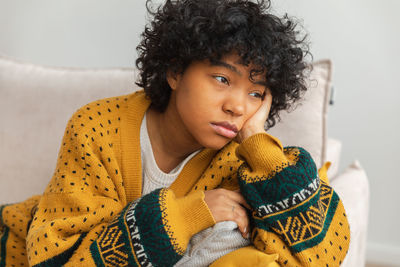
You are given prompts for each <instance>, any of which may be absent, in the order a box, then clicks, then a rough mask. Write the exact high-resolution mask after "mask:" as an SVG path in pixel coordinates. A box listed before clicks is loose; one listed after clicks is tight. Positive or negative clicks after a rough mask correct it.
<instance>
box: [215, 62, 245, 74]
mask: <svg viewBox="0 0 400 267" xmlns="http://www.w3.org/2000/svg"><path fill="white" fill-rule="evenodd" d="M210 64H211V66H219V67H224V68H227V69H229V70H231V71H234V72H236V73H237V74H239V75H240V76H242V73H241V72H240V71H239V70H238V69H237V68H236V67H235V66H232V65H231V64H228V63H226V62H224V61H221V60H215V59H213V60H210Z"/></svg>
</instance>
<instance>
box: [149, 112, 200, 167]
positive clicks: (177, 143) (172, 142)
mask: <svg viewBox="0 0 400 267" xmlns="http://www.w3.org/2000/svg"><path fill="white" fill-rule="evenodd" d="M146 117H147V130H148V135H149V138H150V142H151V146H152V149H153V154H154V158H155V160H156V163H157V165H158V167H159V168H160V170H162V171H163V172H166V173H169V172H170V171H171V170H173V169H174V168H175V167H176V166H177V165H178V164H179V163H180V162H182V161H183V160H184V159H185V158H186V157H188V156H189V155H190V154H191V153H193V152H195V151H196V150H199V149H201V148H202V147H201V145H200V144H198V143H197V142H196V140H195V139H194V138H193V136H191V135H190V134H189V133H188V132H187V131H186V129H185V127H184V125H183V124H182V122H181V120H180V117H179V115H178V114H177V112H176V111H174V110H173V109H171V108H170V107H169V108H167V109H166V111H165V112H163V113H160V112H158V111H156V110H154V109H152V108H150V109H149V110H148V112H147V115H146Z"/></svg>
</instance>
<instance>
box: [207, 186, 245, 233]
mask: <svg viewBox="0 0 400 267" xmlns="http://www.w3.org/2000/svg"><path fill="white" fill-rule="evenodd" d="M204 194H205V198H204V201H205V202H206V203H207V205H208V208H209V209H210V211H211V213H212V215H213V217H214V219H215V221H216V222H221V221H234V222H236V224H237V225H238V227H239V230H240V232H241V233H242V236H243V237H244V238H247V237H248V233H249V218H248V216H247V212H246V209H245V208H244V207H243V206H245V207H249V205H248V204H247V202H246V200H245V199H244V198H243V196H242V195H241V194H240V193H238V192H235V191H229V190H226V189H214V190H210V191H206V192H204ZM242 205H243V206H242Z"/></svg>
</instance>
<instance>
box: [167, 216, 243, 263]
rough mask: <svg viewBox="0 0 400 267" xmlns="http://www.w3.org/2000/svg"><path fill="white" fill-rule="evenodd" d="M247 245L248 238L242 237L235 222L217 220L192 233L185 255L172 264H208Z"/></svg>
mask: <svg viewBox="0 0 400 267" xmlns="http://www.w3.org/2000/svg"><path fill="white" fill-rule="evenodd" d="M248 245H250V240H249V239H245V238H243V237H242V235H241V233H240V231H239V229H238V226H237V224H236V223H235V222H233V221H226V222H219V223H217V224H215V225H214V226H213V227H209V228H207V229H205V230H203V231H201V232H199V233H197V234H196V235H194V236H193V237H192V239H190V242H189V245H188V247H187V250H186V253H185V255H184V256H183V257H182V258H181V259H180V260H179V261H178V262H177V263H176V264H175V265H174V266H176V267H189V266H190V267H193V266H196V267H198V266H208V265H210V264H211V263H213V262H214V261H216V260H217V259H219V258H220V257H222V256H224V255H226V254H228V253H230V252H232V251H234V250H236V249H239V248H241V247H245V246H248Z"/></svg>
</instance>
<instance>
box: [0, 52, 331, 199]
mask: <svg viewBox="0 0 400 267" xmlns="http://www.w3.org/2000/svg"><path fill="white" fill-rule="evenodd" d="M312 77H313V79H314V81H313V82H311V83H310V90H309V92H307V94H306V95H305V100H304V101H302V104H301V106H299V108H298V109H296V110H295V111H294V112H291V113H289V114H286V113H285V114H283V115H282V122H281V123H279V124H278V125H277V126H276V127H275V128H273V129H271V133H272V134H274V135H276V136H277V137H279V138H280V139H281V140H282V141H283V143H284V144H285V145H301V146H304V147H305V148H306V149H307V150H309V151H310V153H311V154H312V155H313V157H314V159H315V161H316V162H317V165H318V166H321V162H322V160H323V159H324V149H325V148H324V146H325V142H326V141H325V140H326V130H325V124H326V122H325V119H326V105H327V96H328V94H329V81H330V62H329V61H320V62H317V63H315V64H314V70H313V74H312ZM135 78H136V74H135V71H134V70H133V69H118V68H116V69H82V68H54V67H44V66H39V65H34V64H30V63H24V62H19V61H16V60H12V59H9V58H7V57H4V56H3V57H2V56H0V122H1V128H0V169H1V170H2V172H1V173H0V188H1V193H0V203H10V202H15V201H20V200H23V199H25V198H27V197H29V196H31V195H33V194H40V193H41V192H43V190H44V189H45V186H46V185H47V183H48V181H49V180H50V179H51V176H52V174H53V171H54V168H55V166H56V160H57V153H58V149H59V146H60V144H61V139H62V135H63V133H64V128H65V125H66V124H67V121H68V119H69V117H70V116H71V115H72V113H73V112H74V111H75V110H76V109H78V108H79V107H80V106H82V105H84V104H86V103H89V102H91V101H94V100H96V99H99V98H105V97H110V96H116V95H122V94H128V93H130V92H133V91H134V90H137V89H138V88H137V86H136V85H135V84H134V81H135Z"/></svg>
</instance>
